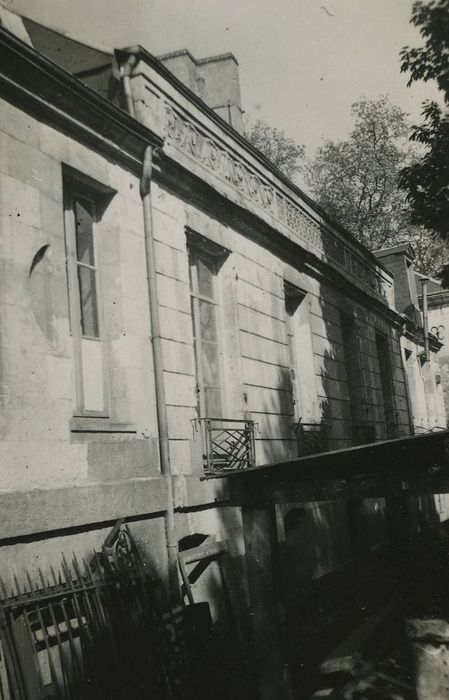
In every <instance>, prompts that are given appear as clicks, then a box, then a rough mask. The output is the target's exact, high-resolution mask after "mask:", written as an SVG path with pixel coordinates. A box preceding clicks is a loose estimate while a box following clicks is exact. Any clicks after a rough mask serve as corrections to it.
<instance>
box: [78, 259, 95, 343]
mask: <svg viewBox="0 0 449 700" xmlns="http://www.w3.org/2000/svg"><path fill="white" fill-rule="evenodd" d="M78 281H79V291H80V307H81V328H82V333H83V335H84V336H88V337H89V338H99V337H100V334H99V328H98V307H97V290H96V285H95V270H91V269H89V268H87V267H81V266H78Z"/></svg>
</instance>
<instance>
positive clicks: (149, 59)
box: [115, 45, 388, 274]
mask: <svg viewBox="0 0 449 700" xmlns="http://www.w3.org/2000/svg"><path fill="white" fill-rule="evenodd" d="M183 51H184V50H183ZM188 53H190V52H188ZM115 56H116V59H117V61H118V63H119V64H120V63H122V62H124V61H127V60H128V59H129V57H130V56H135V57H136V58H137V59H141V60H142V61H144V63H145V64H146V65H148V66H149V67H151V68H152V69H153V70H155V71H156V72H157V73H158V74H159V75H160V76H162V77H163V78H164V79H165V80H166V81H167V82H168V83H169V84H170V85H172V86H173V87H174V88H175V89H176V91H177V92H178V93H179V94H180V95H182V96H183V97H185V98H186V99H187V100H188V101H189V102H191V103H192V104H193V105H195V107H196V108H197V109H199V110H200V111H201V112H202V113H203V114H205V115H207V117H208V118H209V119H210V120H211V121H212V122H214V123H215V124H217V125H218V126H219V128H220V129H221V130H222V131H223V132H224V133H226V134H227V135H229V136H230V137H231V138H232V139H233V140H234V141H235V143H236V144H237V145H240V146H241V147H243V148H244V149H245V151H247V152H248V153H249V154H250V155H251V156H252V157H253V158H255V159H256V160H257V161H258V162H259V163H260V164H261V166H262V167H263V168H264V169H266V170H267V172H268V173H269V174H271V175H273V176H274V177H276V179H277V180H279V181H280V182H281V183H283V184H284V185H285V186H286V187H287V188H288V189H289V190H290V191H291V192H292V194H293V195H296V196H297V197H299V198H300V199H301V200H302V201H303V202H304V203H305V204H306V205H307V206H308V207H310V209H312V210H314V211H315V212H316V214H317V216H318V217H319V218H320V220H322V221H324V222H325V223H326V224H327V225H328V226H330V227H331V228H332V229H335V230H336V231H338V233H339V234H340V235H341V236H343V237H344V238H346V239H347V240H348V241H349V242H350V243H351V245H353V246H354V247H355V248H356V249H357V248H358V249H359V250H360V252H361V255H363V256H365V257H367V258H370V259H371V260H372V262H373V265H376V264H377V265H378V266H379V267H380V268H382V269H383V270H384V271H385V272H386V273H387V274H388V270H387V269H386V268H385V267H384V265H382V263H379V262H378V261H377V259H376V257H375V255H374V254H373V253H371V252H370V251H369V250H368V249H367V248H366V247H365V246H364V245H363V243H360V241H358V240H357V238H355V236H353V235H352V234H351V233H349V231H347V230H346V229H345V228H344V227H343V226H341V224H339V223H338V222H337V221H334V220H332V218H331V217H330V216H329V214H328V213H327V212H326V211H325V210H324V209H323V208H322V207H321V206H320V205H319V204H317V202H315V201H314V200H313V199H312V198H311V197H309V196H308V195H307V194H306V193H305V192H303V191H302V190H301V188H300V187H298V185H296V184H295V183H294V182H292V181H291V180H289V178H288V177H287V176H286V175H284V173H283V172H282V171H281V170H279V169H278V168H277V167H276V166H275V165H274V164H273V163H272V162H271V161H270V160H269V159H268V158H267V157H266V156H265V155H264V154H263V153H262V152H261V151H259V149H258V148H256V147H255V146H253V144H251V143H250V142H249V141H248V140H247V139H246V138H245V136H243V135H242V134H241V133H239V132H238V131H236V130H235V129H234V128H233V127H232V126H231V125H230V124H229V123H228V122H227V121H226V120H225V119H223V118H222V117H221V116H220V115H219V114H218V113H217V112H215V111H214V110H213V109H212V108H211V107H209V106H208V105H207V104H206V103H205V102H204V100H202V99H201V98H200V97H198V95H196V94H195V93H194V92H192V90H190V88H188V87H187V86H186V85H185V84H184V83H182V82H181V81H180V80H179V79H178V78H177V77H176V76H175V75H173V73H171V71H170V70H169V69H168V68H167V67H166V66H165V65H164V64H163V63H162V62H161V61H160V60H159V59H157V58H156V57H155V56H153V55H152V54H151V53H150V52H149V51H147V50H146V49H145V48H143V47H142V46H139V45H137V46H130V47H126V48H123V49H116V50H115Z"/></svg>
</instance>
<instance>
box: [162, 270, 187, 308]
mask: <svg viewBox="0 0 449 700" xmlns="http://www.w3.org/2000/svg"><path fill="white" fill-rule="evenodd" d="M157 288H158V297H159V303H160V305H161V306H164V307H167V308H169V309H175V310H177V311H182V312H184V313H186V314H190V313H191V311H190V290H189V285H188V284H187V282H179V281H178V280H175V279H172V278H171V277H165V276H164V275H161V274H157Z"/></svg>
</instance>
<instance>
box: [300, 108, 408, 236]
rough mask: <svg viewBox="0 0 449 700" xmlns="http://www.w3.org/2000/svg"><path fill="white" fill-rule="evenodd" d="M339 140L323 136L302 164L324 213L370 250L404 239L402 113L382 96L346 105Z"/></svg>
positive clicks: (405, 153) (404, 138) (404, 133)
mask: <svg viewBox="0 0 449 700" xmlns="http://www.w3.org/2000/svg"><path fill="white" fill-rule="evenodd" d="M351 112H352V115H353V116H354V118H355V123H354V126H353V128H352V131H351V132H350V134H349V137H348V138H347V139H346V140H345V141H338V142H333V141H326V142H325V143H324V145H323V146H321V148H319V149H318V151H317V153H316V156H315V158H314V159H313V160H312V161H311V163H310V164H309V167H308V169H307V184H308V186H309V187H310V188H311V190H312V192H313V194H314V196H315V197H316V199H317V200H318V202H319V204H321V205H322V206H323V208H324V209H325V210H326V211H327V213H328V214H330V216H331V217H332V218H334V219H335V220H336V221H338V222H339V223H340V224H342V225H343V226H344V227H345V228H346V229H348V230H349V231H350V232H351V233H352V234H353V235H354V236H355V237H356V238H357V239H358V240H360V241H361V242H362V243H364V244H365V245H367V246H368V248H370V249H372V250H373V249H376V248H382V247H385V246H388V245H394V244H396V243H398V242H399V241H402V240H405V238H406V236H407V229H408V225H409V217H408V207H407V203H406V198H405V196H404V193H403V192H402V191H401V190H400V189H399V188H398V173H399V170H400V168H401V167H402V166H403V165H405V162H406V160H407V158H408V157H409V153H408V149H407V148H404V144H406V143H407V136H408V127H407V123H406V120H405V115H404V113H403V112H402V110H400V109H399V108H398V107H395V106H393V105H391V104H390V103H389V102H388V99H387V98H386V97H382V98H380V99H378V100H366V99H362V100H360V102H356V103H355V104H353V105H352V108H351Z"/></svg>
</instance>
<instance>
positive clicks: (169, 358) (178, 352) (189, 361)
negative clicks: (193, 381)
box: [162, 338, 195, 376]
mask: <svg viewBox="0 0 449 700" xmlns="http://www.w3.org/2000/svg"><path fill="white" fill-rule="evenodd" d="M162 356H163V359H164V369H165V370H167V371H168V372H181V373H182V374H191V375H192V376H193V375H194V374H195V357H194V352H193V345H192V344H191V343H180V342H178V341H176V340H168V339H164V338H163V339H162Z"/></svg>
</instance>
